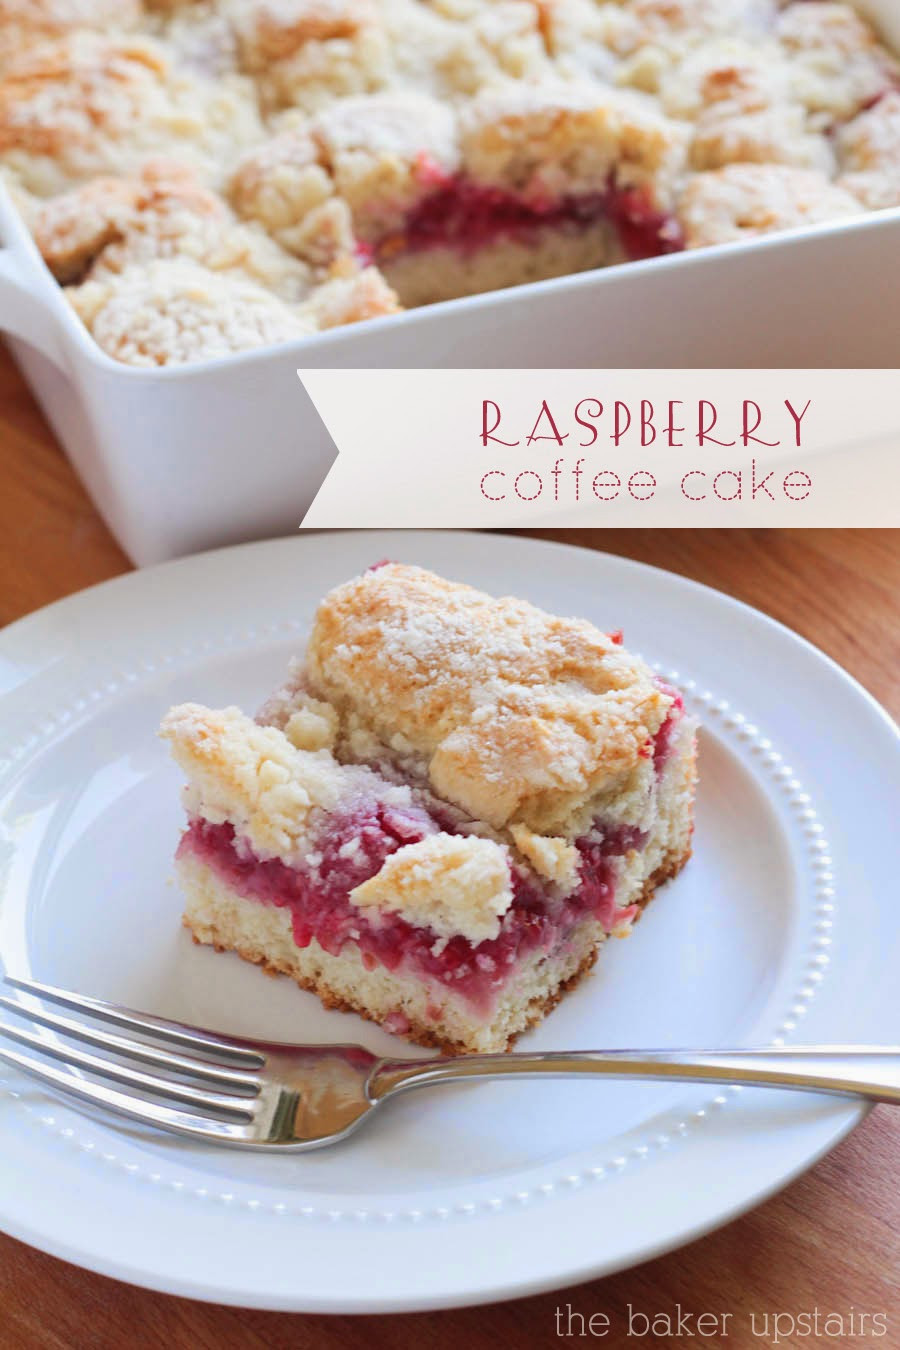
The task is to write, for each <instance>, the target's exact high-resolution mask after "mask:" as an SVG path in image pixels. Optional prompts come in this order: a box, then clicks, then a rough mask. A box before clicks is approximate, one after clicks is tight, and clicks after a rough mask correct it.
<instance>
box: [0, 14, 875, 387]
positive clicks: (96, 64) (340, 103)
mask: <svg viewBox="0 0 900 1350" xmlns="http://www.w3.org/2000/svg"><path fill="white" fill-rule="evenodd" d="M898 91H900V65H898V62H897V60H896V59H895V58H894V57H893V56H892V55H891V54H890V53H889V52H888V50H887V48H886V47H885V46H884V45H883V44H882V42H881V41H880V40H879V37H878V34H877V32H876V29H875V27H874V26H873V25H872V24H871V23H870V22H869V21H868V19H867V18H866V16H865V13H863V12H858V11H857V9H856V8H855V7H854V6H853V5H851V4H848V3H844V2H843V0H145V3H141V0H117V3H115V4H113V3H112V0H0V173H2V174H3V177H4V180H5V181H8V182H9V183H10V184H11V187H12V190H13V195H14V199H15V200H16V201H17V202H25V203H26V206H27V207H28V209H27V211H26V215H27V218H28V220H29V223H30V224H32V226H33V228H34V231H35V237H36V240H37V242H38V246H39V248H40V249H41V252H42V253H43V255H44V257H45V258H46V260H47V262H48V264H49V266H50V267H51V269H52V270H53V272H54V275H55V276H56V277H57V278H58V279H59V281H60V282H61V283H62V284H63V285H64V286H66V287H67V288H69V289H68V290H67V294H68V295H69V297H70V299H71V300H72V301H73V304H74V305H75V308H76V311H77V312H78V313H79V314H83V313H84V310H85V297H84V296H83V295H82V294H81V293H80V290H79V288H80V286H81V284H82V283H86V282H94V281H100V280H105V282H106V285H107V292H106V293H107V294H108V295H109V296H110V297H112V296H113V295H115V306H116V307H119V306H126V305H130V304H131V303H132V300H133V297H134V295H135V293H136V292H137V291H138V290H141V291H142V293H143V295H144V297H145V299H146V301H147V303H151V304H152V303H154V299H155V297H157V296H158V295H159V293H160V285H161V283H160V274H159V273H158V272H156V273H155V274H154V275H153V276H152V277H151V276H148V278H147V280H146V281H145V282H143V283H140V282H139V281H138V280H137V277H136V272H137V270H138V269H145V270H148V271H149V272H153V269H154V268H155V266H156V264H157V263H159V262H161V261H172V262H178V261H182V262H186V263H191V264H194V265H196V266H197V267H201V268H203V269H205V270H206V272H210V273H214V274H217V275H221V276H224V277H227V278H228V281H227V284H226V286H225V290H227V291H229V293H233V291H234V287H233V285H232V282H233V281H235V280H236V279H237V278H238V277H239V278H240V279H241V280H242V281H246V282H251V283H253V284H254V285H255V286H257V287H259V288H260V289H261V290H262V291H264V292H265V293H266V294H267V295H268V296H269V297H271V298H272V299H273V300H277V301H279V302H282V303H283V304H286V305H288V306H290V307H293V308H292V312H291V313H290V315H285V313H284V312H283V311H282V310H281V309H280V308H279V306H278V305H276V304H272V303H269V304H267V303H266V302H265V301H264V300H263V299H262V298H260V297H259V296H256V297H255V298H254V299H253V300H251V301H249V302H248V305H247V321H246V322H239V321H237V320H236V318H235V316H234V312H233V311H234V304H233V300H232V301H225V302H224V303H225V309H226V311H227V313H226V317H225V318H224V320H223V322H222V324H221V325H220V326H219V327H220V330H221V331H219V332H217V333H214V332H213V329H212V328H210V326H209V324H208V323H207V320H206V318H201V319H197V318H196V315H195V316H194V318H193V319H192V320H190V321H189V322H188V327H190V326H191V324H193V325H194V327H199V328H202V330H203V334H204V336H197V335H195V336H193V337H190V338H188V337H186V335H185V329H184V325H183V324H182V323H181V322H180V321H177V322H175V323H174V324H170V323H169V322H168V319H167V318H166V319H164V321H163V323H162V324H161V325H159V324H157V323H156V321H155V320H154V319H152V318H142V319H141V320H140V324H141V326H142V327H143V328H144V329H146V330H149V329H150V328H151V327H152V328H153V330H154V336H153V338H152V339H151V338H150V337H149V336H148V334H147V333H142V334H140V335H139V336H138V340H136V341H134V342H132V341H129V340H127V338H125V337H123V336H122V335H120V334H118V333H117V334H116V335H115V336H114V337H108V338H107V340H106V347H105V349H106V350H107V351H108V352H109V353H110V354H111V355H113V356H115V357H116V359H119V360H123V361H126V362H135V363H137V364H139V365H145V364H154V365H156V364H169V363H171V362H177V361H190V360H197V359H202V358H203V357H205V356H211V355H220V354H223V353H225V352H230V351H235V350H240V349H241V348H243V347H251V346H259V345H260V344H269V343H273V342H280V341H283V340H284V338H285V335H288V336H291V335H296V334H298V333H299V332H303V333H307V332H315V331H319V330H321V329H323V328H327V327H331V326H334V325H337V324H345V323H355V322H359V321H363V320H365V319H367V318H371V317H375V316H378V315H382V314H390V313H393V312H396V310H397V309H398V308H399V307H400V305H401V303H402V304H410V305H414V304H421V303H428V302H429V301H431V300H434V299H444V298H451V297H452V296H454V295H461V294H470V293H474V292H477V291H480V290H485V289H491V288H493V287H497V286H506V285H514V284H517V283H518V282H521V281H525V280H533V279H536V278H539V277H543V276H550V275H560V274H562V273H564V272H566V271H570V270H573V269H576V270H577V269H578V268H585V267H595V266H601V265H605V264H607V263H609V262H619V261H621V260H622V259H623V258H628V257H638V256H640V257H645V256H655V255H656V254H657V253H663V252H670V251H671V250H672V249H673V248H680V247H682V246H683V245H685V244H686V246H687V247H693V248H696V247H702V246H705V245H708V244H715V243H720V242H723V241H727V240H733V239H743V238H746V237H748V236H752V235H756V234H764V233H770V232H772V231H776V230H782V229H787V228H792V227H796V226H799V225H805V224H808V223H815V222H819V221H826V220H833V219H838V218H841V217H843V216H846V215H848V214H850V213H851V212H853V211H856V212H859V211H862V210H881V209H885V208H888V207H892V206H896V205H898V204H900V153H898V150H897V143H898V135H897V130H896V128H897V123H898V113H897V107H898V103H897V100H898V98H900V92H898ZM159 163H166V164H168V165H170V166H171V168H172V173H171V174H170V175H169V177H168V180H167V179H166V176H165V175H161V174H160V173H159V170H158V168H155V167H154V165H158V164H159ZM154 175H155V182H154V181H153V180H154ZM173 175H174V177H176V178H178V179H179V180H180V182H179V183H178V184H176V183H175V182H174V181H173ZM188 177H189V178H190V186H189V184H188ZM32 199H34V201H35V202H36V203H37V205H34V203H33V202H32ZM382 268H383V269H384V271H382V270H381V269H382ZM114 275H115V277H116V278H117V280H116V281H114V280H113V279H112V278H113V276H114ZM385 278H387V279H385ZM196 280H197V281H198V284H199V277H197V278H196ZM389 283H390V284H389ZM203 285H204V286H205V287H207V288H208V287H210V286H211V285H214V282H213V281H211V280H210V277H209V276H204V278H203ZM394 287H396V288H397V289H396V290H395V289H393V288H394ZM168 288H169V282H166V283H165V289H168ZM320 288H322V289H320ZM91 294H92V297H93V298H91V299H90V307H96V304H97V296H98V292H96V290H94V291H92V293H91ZM178 304H179V307H181V304H182V302H181V301H179V302H178ZM298 307H299V310H298ZM161 308H162V310H163V312H164V314H165V315H169V314H170V310H171V305H170V302H169V300H168V299H165V300H162V301H161ZM263 315H265V316H264V317H263ZM91 331H92V332H93V333H94V336H95V337H96V336H97V334H96V332H95V330H94V329H93V328H92V329H91ZM167 333H172V334H173V335H174V338H175V340H174V342H173V344H172V346H171V347H168V348H166V347H165V346H164V340H165V338H164V335H165V334H167ZM207 337H208V339H209V340H207ZM98 340H99V339H98ZM151 351H152V356H150V357H149V358H148V353H149V352H151Z"/></svg>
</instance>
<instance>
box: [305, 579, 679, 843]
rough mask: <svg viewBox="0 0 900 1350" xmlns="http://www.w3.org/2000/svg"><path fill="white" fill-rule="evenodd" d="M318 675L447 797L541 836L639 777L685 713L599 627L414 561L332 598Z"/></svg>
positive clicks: (349, 713) (311, 656)
mask: <svg viewBox="0 0 900 1350" xmlns="http://www.w3.org/2000/svg"><path fill="white" fill-rule="evenodd" d="M307 672H308V678H309V682H310V687H311V688H312V689H313V691H314V692H315V693H316V694H317V696H320V697H324V698H326V699H328V701H329V702H331V703H333V704H334V706H335V707H336V708H337V709H338V712H339V713H340V715H341V717H342V720H343V721H346V722H348V724H349V722H350V720H351V719H352V721H353V723H354V724H355V725H356V726H357V727H360V726H361V727H362V728H364V729H365V728H367V729H368V730H369V731H370V732H371V733H372V734H373V735H374V736H375V737H376V738H377V739H378V740H379V741H381V742H383V743H384V744H385V745H388V746H389V745H390V744H391V742H392V741H393V739H394V738H395V737H396V736H398V735H400V736H402V737H403V738H404V741H405V742H406V743H407V744H408V745H409V746H410V747H411V748H412V749H413V750H415V751H417V752H419V753H420V754H422V755H424V756H425V757H426V759H427V761H428V776H429V779H430V781H431V783H432V785H433V787H434V789H435V791H436V792H437V793H438V795H439V796H442V797H446V798H447V799H449V800H450V801H452V802H454V803H456V804H457V805H459V806H461V807H463V808H464V809H465V810H466V811H468V812H469V813H470V814H471V815H473V816H475V817H476V818H478V819H481V820H485V821H488V822H489V823H490V824H491V825H493V826H494V827H496V828H500V827H503V826H505V825H507V824H509V823H510V822H513V821H518V822H522V823H525V824H527V825H529V826H530V827H531V828H532V829H535V830H537V831H539V832H541V833H553V831H554V829H555V828H557V827H561V826H564V825H565V823H566V821H567V820H568V819H569V818H570V817H571V816H572V815H573V813H577V812H578V811H579V809H580V807H581V806H582V805H583V803H584V802H585V801H586V800H587V799H589V798H590V797H592V796H593V795H595V794H596V793H598V792H600V791H602V790H603V789H604V787H605V786H608V785H609V784H610V783H613V782H615V781H617V780H620V779H621V778H623V777H624V776H625V775H627V774H628V773H629V772H630V771H632V770H633V769H634V768H635V767H636V766H637V764H638V761H639V759H640V757H641V753H642V750H644V748H645V747H646V745H647V742H648V741H649V739H650V738H651V737H652V736H653V735H654V734H655V732H656V731H657V730H658V728H659V726H660V725H661V723H662V721H663V719H664V717H665V714H666V711H667V709H668V707H669V705H670V702H671V700H670V699H669V698H668V696H667V695H666V694H664V693H663V692H662V691H661V690H660V689H659V688H658V686H657V685H656V683H655V682H654V680H653V678H652V674H651V672H650V671H649V669H648V668H647V667H646V666H645V665H644V663H643V662H641V661H639V660H638V659H637V658H635V657H633V656H631V655H630V654H629V653H628V652H626V651H625V650H624V649H623V648H622V647H621V646H619V645H618V644H616V643H614V642H612V640H611V639H610V638H609V637H608V636H607V635H606V634H605V633H601V632H600V631H599V629H597V628H595V627H594V626H593V625H592V624H590V623H587V622H586V621H584V620H577V619H559V618H556V617H554V616H553V615H550V614H546V613H544V611H542V610H539V609H537V608H536V607H535V606H533V605H530V604H528V603H527V602H526V601H522V600H515V599H512V598H508V597H507V598H503V599H500V600H496V599H494V598H492V597H491V596H488V595H485V594H483V593H482V592H480V591H476V590H474V589H473V588H472V587H469V586H464V585H459V584H456V583H453V582H449V581H445V580H444V579H443V578H441V577H437V576H435V575H433V574H432V573H430V572H427V571H425V570H424V569H422V568H417V567H408V566H404V565H401V564H387V565H385V566H382V567H379V568H377V569H375V570H374V571H371V572H367V573H365V574H364V575H363V576H361V577H358V578H356V579H355V580H354V581H351V582H348V583H347V584H346V585H343V586H338V587H337V588H336V589H335V590H333V591H332V592H331V593H330V595H328V596H326V598H325V600H324V601H323V602H322V604H321V605H320V607H319V610H318V611H317V614H316V618H315V621H314V624H313V631H312V635H311V638H310V643H309V648H308V652H307Z"/></svg>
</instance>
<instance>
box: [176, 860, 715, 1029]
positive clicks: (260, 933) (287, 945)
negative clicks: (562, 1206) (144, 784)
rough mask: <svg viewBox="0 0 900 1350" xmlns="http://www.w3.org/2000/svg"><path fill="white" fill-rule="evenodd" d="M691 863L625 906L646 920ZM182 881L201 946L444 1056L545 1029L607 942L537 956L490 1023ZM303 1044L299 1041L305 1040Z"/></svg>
mask: <svg viewBox="0 0 900 1350" xmlns="http://www.w3.org/2000/svg"><path fill="white" fill-rule="evenodd" d="M689 857H690V841H689V835H688V836H687V839H686V840H685V839H684V838H682V839H680V840H679V841H678V844H677V847H676V848H674V849H672V850H670V851H668V852H667V853H666V854H665V855H664V856H663V858H662V859H661V861H660V862H659V864H658V865H657V867H656V869H655V870H654V872H653V874H652V875H651V876H650V877H649V878H648V879H647V880H646V881H645V882H644V885H643V887H642V889H641V891H640V893H639V894H638V895H636V896H634V897H629V903H633V904H636V905H637V906H638V908H639V911H642V910H643V908H644V907H645V906H646V905H647V903H648V902H649V900H650V899H651V898H652V896H653V894H654V892H655V891H656V889H657V888H658V887H659V886H660V885H662V883H663V882H664V881H667V880H669V878H671V877H674V876H675V875H676V873H678V872H679V871H680V870H681V868H682V867H683V866H684V864H685V863H686V862H687V860H688V858H689ZM178 876H179V882H180V884H181V886H182V888H183V891H184V894H185V896H186V906H185V913H184V924H185V927H186V928H188V929H189V930H190V932H191V934H192V935H193V938H194V941H195V942H198V943H203V944H207V945H210V946H213V947H215V948H216V950H217V951H233V952H236V953H237V955H238V956H240V957H242V958H243V959H244V960H245V961H251V962H253V963H254V964H256V965H259V966H262V967H263V969H264V970H266V972H267V973H269V974H272V975H288V976H290V978H291V979H293V980H294V981H295V982H296V983H297V984H298V985H299V986H300V987H301V989H306V990H308V991H309V992H311V993H314V994H316V995H317V996H318V998H319V999H320V1001H321V1002H322V1003H323V1004H324V1006H325V1007H326V1008H331V1009H335V1010H338V1011H342V1012H355V1013H359V1014H360V1016H362V1017H365V1018H368V1020H369V1021H372V1022H376V1023H378V1024H379V1025H381V1026H384V1027H385V1029H386V1030H388V1031H391V1032H396V1033H397V1034H398V1035H402V1036H403V1037H404V1038H405V1039H407V1040H410V1041H415V1042H416V1043H417V1044H419V1045H424V1046H428V1047H430V1048H433V1049H437V1050H440V1051H442V1052H443V1053H444V1054H451V1055H454V1054H465V1053H471V1054H478V1053H488V1052H492V1051H503V1050H509V1049H510V1048H511V1046H512V1045H513V1043H514V1041H515V1040H516V1038H517V1037H518V1036H519V1035H521V1033H522V1032H523V1031H527V1030H528V1028H529V1027H532V1026H534V1025H536V1024H537V1023H538V1022H540V1021H541V1020H542V1019H543V1018H544V1017H545V1016H546V1014H547V1013H548V1012H550V1011H551V1010H552V1009H553V1008H554V1007H555V1006H556V1005H557V1003H559V1001H560V999H561V998H562V997H563V996H564V994H566V993H567V992H568V991H569V990H570V989H572V988H574V987H575V985H577V984H578V983H579V982H580V981H581V980H582V978H583V977H584V976H585V975H586V974H587V973H588V971H589V970H590V969H591V967H592V966H593V964H594V962H595V961H596V959H597V953H598V951H599V948H600V946H601V945H602V944H603V942H605V941H606V938H607V934H606V932H605V930H604V929H603V927H602V925H601V924H600V923H599V922H598V921H597V920H594V919H590V920H586V921H585V922H583V923H582V924H580V925H579V926H578V927H577V928H576V930H575V931H574V932H573V933H572V935H571V936H570V938H569V939H568V941H567V942H566V943H565V944H564V946H563V947H562V948H561V949H560V950H559V951H558V952H552V953H550V954H544V953H541V952H537V953H535V954H534V955H533V956H531V957H530V958H529V959H528V960H527V961H525V962H523V964H522V965H521V966H520V967H519V969H518V970H517V971H516V972H515V973H514V974H513V975H512V977H511V978H510V979H509V980H508V981H507V982H506V984H505V985H504V987H503V988H502V989H501V991H500V993H499V996H498V1000H497V1004H496V1007H495V1009H494V1011H493V1014H492V1016H491V1019H490V1021H489V1022H488V1021H485V1019H484V1017H483V1016H482V1015H481V1014H479V1012H478V1011H477V1010H476V1009H474V1008H473V1007H472V1006H471V1005H470V1004H469V1003H468V1002H467V1001H466V1000H465V999H463V998H461V997H459V996H458V995H456V996H454V994H453V991H452V990H450V989H448V988H447V987H446V986H443V985H439V984H437V983H430V984H426V983H425V982H424V981H423V980H422V979H420V978H418V977H417V976H415V975H413V974H409V973H406V972H404V971H402V970H397V971H388V970H386V969H384V967H380V966H379V967H376V968H375V969H374V970H367V969H366V967H365V966H364V964H363V961H362V958H361V956H360V953H359V950H358V949H357V948H356V947H355V946H354V945H353V944H350V943H348V944H347V945H346V947H345V948H344V950H343V951H342V952H341V954H340V955H339V956H332V955H331V954H329V953H328V952H326V951H324V950H323V949H322V948H321V947H320V946H319V944H318V943H317V942H316V941H315V939H313V940H312V941H311V942H310V943H309V945H308V946H307V947H303V948H300V947H298V946H297V945H296V943H295V942H294V938H293V933H292V927H291V916H290V912H289V911H288V910H287V909H286V908H284V907H281V906H276V905H267V904H261V903H259V902H258V901H254V900H246V899H244V898H243V897H242V896H241V895H239V894H238V893H237V892H236V891H234V890H233V889H232V888H231V887H229V886H228V884H227V883H226V882H224V881H223V880H222V878H221V877H220V876H219V875H218V874H217V873H216V872H215V871H214V870H213V869H212V868H210V867H208V866H207V865H206V864H205V863H203V862H201V861H200V860H199V859H197V858H195V857H190V856H188V857H185V858H183V859H181V860H180V861H179V863H178ZM297 1039H298V1040H300V1039H302V1036H301V1035H300V1034H299V1033H298V1037H297Z"/></svg>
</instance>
